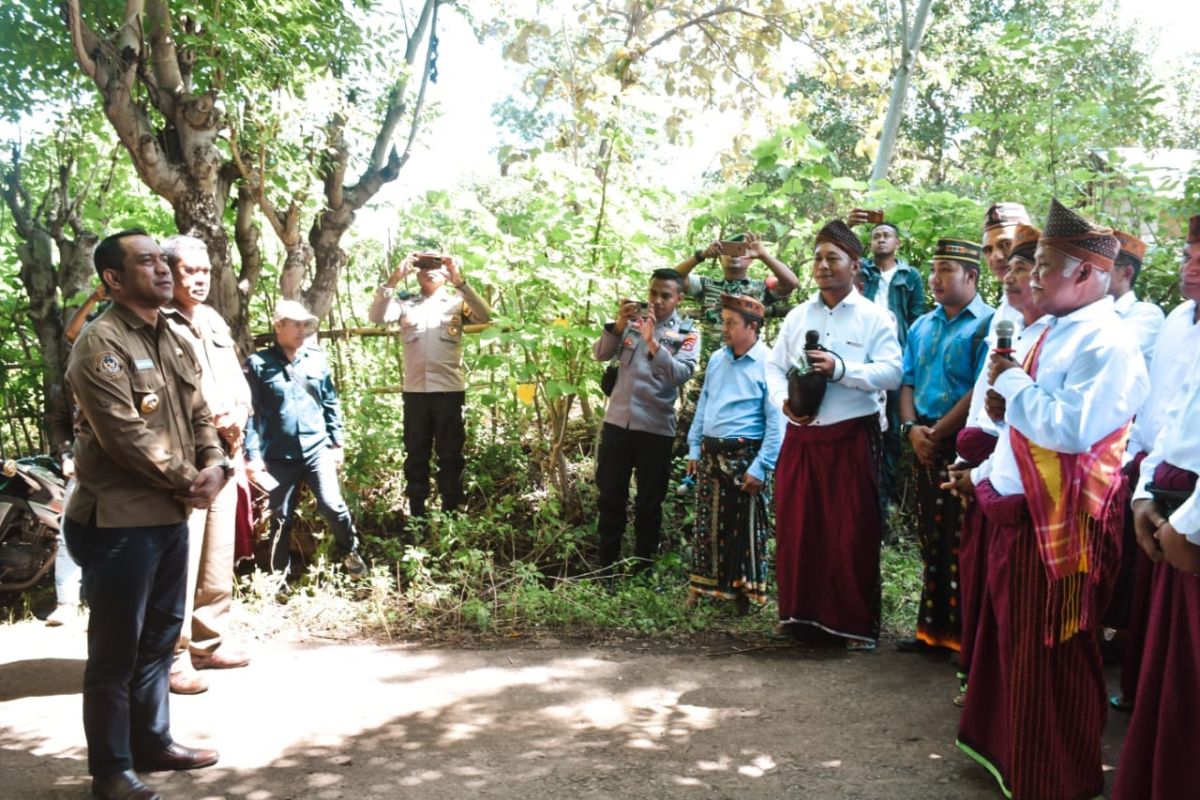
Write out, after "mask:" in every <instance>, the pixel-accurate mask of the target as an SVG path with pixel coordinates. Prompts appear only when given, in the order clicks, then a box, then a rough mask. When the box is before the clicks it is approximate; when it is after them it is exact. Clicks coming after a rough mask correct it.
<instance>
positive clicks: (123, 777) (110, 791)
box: [92, 770, 162, 800]
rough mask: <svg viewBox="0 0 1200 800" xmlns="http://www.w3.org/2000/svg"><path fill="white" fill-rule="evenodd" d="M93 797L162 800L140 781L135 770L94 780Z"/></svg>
mask: <svg viewBox="0 0 1200 800" xmlns="http://www.w3.org/2000/svg"><path fill="white" fill-rule="evenodd" d="M92 797H95V798H98V800H162V795H160V794H159V793H158V792H156V791H154V790H153V789H151V788H150V787H149V786H147V785H146V784H144V783H142V782H141V781H140V780H138V776H137V775H136V774H134V772H133V770H125V771H124V772H118V773H117V774H116V775H105V776H104V777H103V778H92Z"/></svg>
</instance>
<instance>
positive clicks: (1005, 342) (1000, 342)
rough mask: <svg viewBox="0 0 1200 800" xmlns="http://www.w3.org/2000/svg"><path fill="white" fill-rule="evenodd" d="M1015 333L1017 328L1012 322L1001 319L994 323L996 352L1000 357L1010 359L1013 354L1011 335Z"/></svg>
mask: <svg viewBox="0 0 1200 800" xmlns="http://www.w3.org/2000/svg"><path fill="white" fill-rule="evenodd" d="M1016 332H1017V326H1016V325H1014V324H1013V322H1012V320H1008V319H1002V320H1000V321H999V322H997V323H996V352H997V353H999V354H1000V355H1002V356H1008V357H1009V358H1010V359H1011V358H1012V354H1013V343H1012V340H1013V334H1014V333H1016Z"/></svg>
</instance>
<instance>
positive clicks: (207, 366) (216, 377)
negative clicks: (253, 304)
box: [163, 303, 250, 428]
mask: <svg viewBox="0 0 1200 800" xmlns="http://www.w3.org/2000/svg"><path fill="white" fill-rule="evenodd" d="M163 315H164V316H166V318H167V321H168V322H170V323H171V327H172V329H173V330H174V331H175V333H177V334H179V335H180V336H181V337H182V338H183V339H185V340H187V342H188V344H190V345H191V346H192V351H193V352H194V353H195V354H196V360H197V361H198V362H199V363H200V371H201V377H200V393H201V394H202V395H204V402H206V403H208V410H209V411H211V412H212V415H213V417H214V418H216V417H218V416H220V415H221V414H231V415H233V416H234V417H235V418H237V419H238V421H239V423H240V424H241V425H242V427H243V428H244V427H245V422H246V419H247V418H248V417H249V415H250V387H249V386H248V385H247V384H246V376H245V374H244V373H243V372H242V362H241V360H240V359H238V354H237V348H236V347H235V346H234V343H233V336H232V335H231V334H230V332H229V325H228V324H226V322H225V320H224V319H222V318H221V315H220V314H219V313H217V310H216V309H215V308H213V307H212V306H209V305H205V304H203V303H201V304H200V305H198V306H196V307H195V308H194V309H193V310H192V318H191V319H190V320H189V319H188V318H187V317H185V316H184V315H183V312H181V311H179V310H178V309H175V308H170V307H166V308H163Z"/></svg>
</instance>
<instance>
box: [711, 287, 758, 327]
mask: <svg viewBox="0 0 1200 800" xmlns="http://www.w3.org/2000/svg"><path fill="white" fill-rule="evenodd" d="M721 308H728V309H729V310H730V311H736V312H738V313H739V314H749V315H750V316H752V317H756V318H757V319H758V321H759V322H762V321H763V317H765V316H766V315H767V307H766V306H764V305H763V304H762V303H760V302H758V301H757V300H755V299H754V298H753V297H747V296H746V295H744V294H724V293H722V294H721Z"/></svg>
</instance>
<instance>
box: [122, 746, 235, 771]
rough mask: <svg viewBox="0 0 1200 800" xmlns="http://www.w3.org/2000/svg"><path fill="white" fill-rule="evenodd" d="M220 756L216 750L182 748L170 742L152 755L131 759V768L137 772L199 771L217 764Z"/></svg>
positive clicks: (147, 754) (137, 756)
mask: <svg viewBox="0 0 1200 800" xmlns="http://www.w3.org/2000/svg"><path fill="white" fill-rule="evenodd" d="M218 758H220V754H218V753H217V751H216V750H204V749H200V748H193V747H184V746H183V745H181V744H177V743H175V742H172V743H171V744H170V745H168V746H166V747H164V748H163V749H161V750H158V751H156V752H153V753H142V754H140V755H135V756H134V757H133V766H134V768H135V769H136V770H137V771H138V772H167V771H171V770H181V769H200V768H201V767H211V766H212V765H213V764H215V763H217V759H218Z"/></svg>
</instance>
